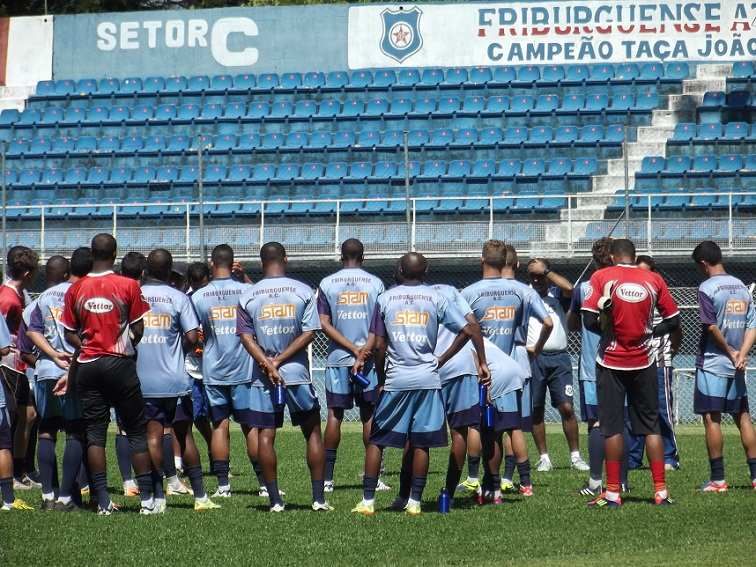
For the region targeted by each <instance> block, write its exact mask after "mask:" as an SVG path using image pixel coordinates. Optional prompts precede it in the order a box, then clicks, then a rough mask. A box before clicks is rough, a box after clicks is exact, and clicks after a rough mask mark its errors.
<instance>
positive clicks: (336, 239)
mask: <svg viewBox="0 0 756 567" xmlns="http://www.w3.org/2000/svg"><path fill="white" fill-rule="evenodd" d="M340 229H341V201H336V228H335V230H334V233H335V234H334V239H333V252H334V254H338V253H339V240H341V238H339V231H340Z"/></svg>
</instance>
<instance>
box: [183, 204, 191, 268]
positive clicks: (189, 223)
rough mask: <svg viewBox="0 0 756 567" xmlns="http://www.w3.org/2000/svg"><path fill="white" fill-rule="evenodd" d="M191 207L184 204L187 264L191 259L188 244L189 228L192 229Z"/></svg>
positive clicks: (189, 245)
mask: <svg viewBox="0 0 756 567" xmlns="http://www.w3.org/2000/svg"><path fill="white" fill-rule="evenodd" d="M190 211H191V206H190V205H189V203H187V204H186V234H185V239H186V261H187V263H188V262H189V261H190V260H191V259H192V245H191V244H190V238H191V234H192V233H191V228H192V224H191V223H192V221H191V214H190Z"/></svg>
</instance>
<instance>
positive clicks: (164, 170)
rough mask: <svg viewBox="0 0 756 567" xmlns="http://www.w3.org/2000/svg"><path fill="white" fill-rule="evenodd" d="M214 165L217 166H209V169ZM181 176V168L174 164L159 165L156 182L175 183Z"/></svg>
mask: <svg viewBox="0 0 756 567" xmlns="http://www.w3.org/2000/svg"><path fill="white" fill-rule="evenodd" d="M212 167H216V166H212V165H211V166H209V167H208V168H207V169H206V171H207V170H209V169H211V168H212ZM178 178H179V169H178V168H177V167H175V166H172V165H163V166H161V167H158V168H157V170H156V171H155V182H156V183H174V182H176V181H178Z"/></svg>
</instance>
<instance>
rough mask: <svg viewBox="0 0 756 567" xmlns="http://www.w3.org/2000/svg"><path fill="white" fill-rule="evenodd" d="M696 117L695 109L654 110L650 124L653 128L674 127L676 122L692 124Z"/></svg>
mask: <svg viewBox="0 0 756 567" xmlns="http://www.w3.org/2000/svg"><path fill="white" fill-rule="evenodd" d="M695 116H696V112H695V107H693V108H688V109H685V110H654V111H653V112H652V113H651V124H653V125H654V126H665V127H674V126H675V125H676V124H677V123H678V122H692V121H694V119H695Z"/></svg>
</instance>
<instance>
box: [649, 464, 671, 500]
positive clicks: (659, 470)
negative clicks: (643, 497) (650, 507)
mask: <svg viewBox="0 0 756 567" xmlns="http://www.w3.org/2000/svg"><path fill="white" fill-rule="evenodd" d="M648 465H649V467H650V468H651V478H652V479H653V481H654V492H662V491H664V490H667V482H666V479H665V474H666V473H665V472H664V459H662V460H660V461H649V463H648Z"/></svg>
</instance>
